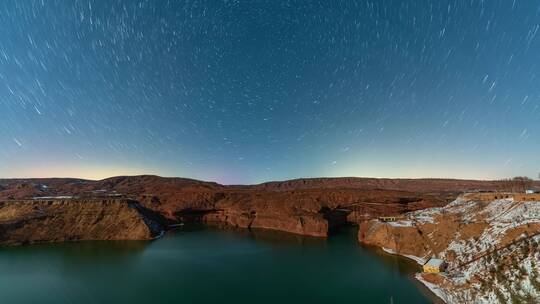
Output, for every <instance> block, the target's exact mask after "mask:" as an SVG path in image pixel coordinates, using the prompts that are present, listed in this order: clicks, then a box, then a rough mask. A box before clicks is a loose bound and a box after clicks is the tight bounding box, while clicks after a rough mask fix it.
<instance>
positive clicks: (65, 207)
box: [0, 199, 163, 245]
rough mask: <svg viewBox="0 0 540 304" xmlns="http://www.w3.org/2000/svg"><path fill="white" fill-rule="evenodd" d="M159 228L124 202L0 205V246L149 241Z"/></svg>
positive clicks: (134, 204)
mask: <svg viewBox="0 0 540 304" xmlns="http://www.w3.org/2000/svg"><path fill="white" fill-rule="evenodd" d="M162 230H163V227H162V225H161V224H160V223H159V220H158V218H157V216H156V215H155V214H153V212H151V211H149V210H146V209H145V208H143V207H142V206H140V205H139V204H138V203H137V202H134V201H130V200H127V199H99V200H97V199H80V200H77V199H63V200H58V199H54V200H53V199H43V200H21V201H8V202H3V203H0V245H19V244H29V243H42V242H62V241H76V240H150V239H152V238H154V237H156V236H157V235H159V234H160V233H161V231H162Z"/></svg>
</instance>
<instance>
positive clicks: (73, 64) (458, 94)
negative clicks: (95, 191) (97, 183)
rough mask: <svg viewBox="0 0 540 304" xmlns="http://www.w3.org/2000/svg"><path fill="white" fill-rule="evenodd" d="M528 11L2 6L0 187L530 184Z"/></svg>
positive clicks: (533, 62)
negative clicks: (114, 181)
mask: <svg viewBox="0 0 540 304" xmlns="http://www.w3.org/2000/svg"><path fill="white" fill-rule="evenodd" d="M539 28H540V6H539V5H538V4H535V3H534V2H533V1H526V2H512V1H504V0H497V1H476V0H473V1H467V2H464V1H437V2H435V3H434V2H432V1H427V0H426V1H420V0H419V1H397V0H392V1H390V0H384V1H374V2H372V1H309V2H306V1H257V2H250V1H222V2H217V1H216V2H212V3H208V2H204V1H190V2H164V1H163V2H161V1H131V0H121V1H116V2H114V3H109V2H104V1H87V0H82V1H59V2H53V1H24V2H22V1H14V0H7V1H3V2H2V4H0V37H2V39H1V40H0V146H1V147H2V149H1V150H0V178H14V177H21V178H22V177H77V178H88V179H102V178H106V177H110V176H115V175H139V174H156V175H162V176H180V177H188V178H195V179H200V180H208V181H216V182H220V183H224V184H252V183H259V182H264V181H270V180H285V179H292V178H301V177H339V176H358V177H393V178H421V177H437V178H461V179H499V178H506V177H511V176H517V175H525V176H529V177H532V178H536V177H537V176H538V172H540V157H538V152H539V151H540V133H539V132H540V37H539V36H540V35H538V33H537V32H538V30H539Z"/></svg>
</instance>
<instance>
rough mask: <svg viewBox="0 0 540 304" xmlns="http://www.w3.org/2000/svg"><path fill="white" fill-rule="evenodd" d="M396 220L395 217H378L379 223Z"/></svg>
mask: <svg viewBox="0 0 540 304" xmlns="http://www.w3.org/2000/svg"><path fill="white" fill-rule="evenodd" d="M396 220H397V217H395V216H379V221H381V222H385V223H387V222H395V221H396Z"/></svg>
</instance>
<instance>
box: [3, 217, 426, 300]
mask: <svg viewBox="0 0 540 304" xmlns="http://www.w3.org/2000/svg"><path fill="white" fill-rule="evenodd" d="M417 271H419V266H418V265H416V264H415V263H414V262H411V261H408V260H405V259H403V258H400V257H395V256H390V255H387V254H383V253H381V252H379V251H376V250H374V249H372V248H366V247H362V246H361V245H359V244H358V243H357V241H356V231H355V229H353V228H350V229H346V230H345V231H342V232H341V233H339V234H337V235H335V236H332V237H331V238H329V239H314V238H307V237H301V236H295V235H291V234H285V233H277V232H268V231H249V230H234V231H232V230H218V229H214V228H207V227H201V226H193V227H186V228H182V229H179V230H175V231H171V232H168V233H167V234H166V235H165V236H164V237H163V238H161V239H158V240H155V241H153V242H133V241H131V242H130V241H125V242H124V241H123V242H80V243H63V244H44V245H31V246H22V247H12V248H0V295H1V296H0V297H1V301H0V302H1V303H6V304H12V303H13V304H17V303H41V304H49V303H50V304H53V303H54V304H63V303H77V304H86V303H132V304H136V303H141V304H142V303H144V304H150V303H325V304H328V303H395V304H399V303H430V301H429V300H428V299H427V298H426V297H425V296H424V295H423V294H422V293H421V292H420V290H418V289H417V285H416V284H417V283H415V282H414V281H413V280H412V279H411V276H410V275H411V274H412V273H414V272H417Z"/></svg>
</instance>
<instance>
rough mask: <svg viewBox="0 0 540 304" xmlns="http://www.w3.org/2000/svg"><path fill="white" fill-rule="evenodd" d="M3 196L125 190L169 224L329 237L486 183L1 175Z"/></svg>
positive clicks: (437, 202) (487, 186) (484, 186)
mask: <svg viewBox="0 0 540 304" xmlns="http://www.w3.org/2000/svg"><path fill="white" fill-rule="evenodd" d="M0 185H1V186H2V187H3V188H4V189H3V190H2V189H0V201H1V200H2V199H27V198H31V197H35V196H58V195H69V196H88V195H90V196H92V195H96V193H98V195H102V194H103V193H106V194H120V193H121V194H124V195H126V196H127V197H129V198H131V199H133V200H135V201H138V202H140V203H141V205H143V206H144V207H146V208H148V209H151V210H154V211H156V212H158V213H159V214H161V215H162V216H163V217H165V218H166V219H167V221H168V222H169V224H175V223H178V222H180V221H185V220H200V221H205V222H213V223H219V224H222V225H230V226H234V227H245V228H264V229H274V230H281V231H285V232H291V233H297V234H303V235H311V236H320V237H324V236H327V235H328V233H329V232H331V230H332V229H334V228H335V227H338V226H339V225H342V224H344V223H346V222H348V223H353V224H359V223H362V222H363V221H366V220H370V219H372V218H376V217H377V216H381V215H397V214H402V213H405V212H410V211H414V210H419V209H423V208H427V207H433V206H443V205H445V204H446V203H447V202H449V201H451V200H453V199H455V197H456V196H457V194H458V193H459V191H464V190H466V189H470V188H474V189H476V188H481V189H490V188H492V187H494V184H493V183H492V182H479V181H459V180H437V179H421V180H401V179H367V178H331V179H329V178H321V179H301V180H293V181H285V182H272V183H265V184H260V185H251V186H224V185H219V184H217V183H211V182H202V181H196V180H191V179H184V178H162V177H158V176H132V177H125V176H122V177H114V178H109V179H105V180H101V181H87V180H80V179H28V180H25V179H19V180H0Z"/></svg>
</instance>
